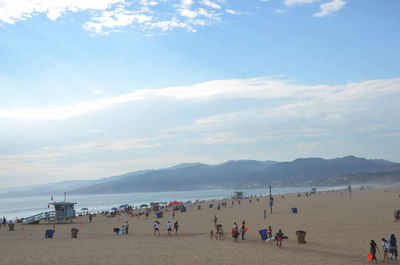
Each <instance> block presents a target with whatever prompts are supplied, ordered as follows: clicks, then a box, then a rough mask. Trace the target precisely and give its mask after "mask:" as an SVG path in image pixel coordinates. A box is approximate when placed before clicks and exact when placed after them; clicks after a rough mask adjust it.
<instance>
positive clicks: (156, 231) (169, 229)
mask: <svg viewBox="0 0 400 265" xmlns="http://www.w3.org/2000/svg"><path fill="white" fill-rule="evenodd" d="M153 227H154V235H157V234H158V235H159V236H160V222H159V221H154V224H153ZM166 228H167V232H168V235H169V236H170V235H171V233H172V226H171V222H170V221H168V222H167V224H166ZM178 229H179V223H178V220H176V221H175V222H174V230H175V235H177V234H178Z"/></svg>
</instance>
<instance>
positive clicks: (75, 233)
mask: <svg viewBox="0 0 400 265" xmlns="http://www.w3.org/2000/svg"><path fill="white" fill-rule="evenodd" d="M78 232H79V229H78V228H75V227H72V228H71V238H78Z"/></svg>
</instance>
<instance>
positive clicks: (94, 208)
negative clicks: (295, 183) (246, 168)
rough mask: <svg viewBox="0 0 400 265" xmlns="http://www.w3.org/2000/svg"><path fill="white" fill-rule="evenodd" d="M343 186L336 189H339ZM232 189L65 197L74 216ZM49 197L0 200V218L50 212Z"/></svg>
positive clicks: (247, 192)
mask: <svg viewBox="0 0 400 265" xmlns="http://www.w3.org/2000/svg"><path fill="white" fill-rule="evenodd" d="M341 188H343V187H336V188H335V189H341ZM328 189H332V188H320V187H319V188H318V191H324V190H328ZM234 191H235V190H195V191H169V192H135V193H118V194H91V195H67V201H69V202H75V203H76V205H75V210H76V212H77V213H79V212H80V211H81V209H82V208H88V209H89V212H99V211H104V210H110V209H111V208H113V207H117V208H118V207H119V206H120V205H124V204H129V205H132V206H133V207H139V206H140V205H142V204H150V203H151V202H170V201H174V200H176V201H180V202H187V201H191V202H195V201H196V200H199V201H201V200H219V199H224V198H231V197H232V196H233V195H234ZM241 191H243V193H244V196H251V195H269V189H268V188H264V189H241ZM310 191H311V188H309V187H307V188H301V187H295V188H274V189H272V194H273V195H276V194H286V193H296V192H310ZM63 200H64V196H55V197H54V198H53V201H63ZM51 202H52V201H51V198H50V197H49V196H47V195H46V196H33V197H19V198H1V199H0V217H3V216H5V217H6V218H7V219H8V220H12V219H14V220H15V219H16V218H22V217H29V216H32V215H35V214H37V213H41V212H45V211H52V210H53V207H52V205H50V204H49V203H51Z"/></svg>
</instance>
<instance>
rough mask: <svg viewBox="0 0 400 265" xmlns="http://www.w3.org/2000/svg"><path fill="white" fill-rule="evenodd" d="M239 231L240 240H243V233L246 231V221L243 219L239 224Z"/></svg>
mask: <svg viewBox="0 0 400 265" xmlns="http://www.w3.org/2000/svg"><path fill="white" fill-rule="evenodd" d="M240 232H241V233H242V240H244V234H245V233H246V222H245V221H244V220H243V222H242V225H241V226H240Z"/></svg>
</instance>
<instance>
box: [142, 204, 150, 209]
mask: <svg viewBox="0 0 400 265" xmlns="http://www.w3.org/2000/svg"><path fill="white" fill-rule="evenodd" d="M143 207H149V205H148V204H142V205H140V208H143Z"/></svg>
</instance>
